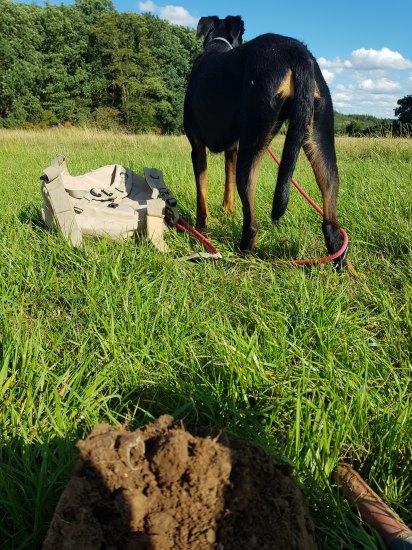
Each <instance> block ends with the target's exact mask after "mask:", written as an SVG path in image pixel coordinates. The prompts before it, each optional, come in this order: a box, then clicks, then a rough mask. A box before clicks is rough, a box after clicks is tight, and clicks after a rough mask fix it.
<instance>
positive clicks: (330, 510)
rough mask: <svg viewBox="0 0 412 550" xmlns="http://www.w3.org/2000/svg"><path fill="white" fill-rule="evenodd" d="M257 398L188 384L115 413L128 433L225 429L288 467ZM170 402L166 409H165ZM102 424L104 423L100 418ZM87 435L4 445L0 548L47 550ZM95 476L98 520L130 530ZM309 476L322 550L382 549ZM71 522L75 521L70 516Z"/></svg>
mask: <svg viewBox="0 0 412 550" xmlns="http://www.w3.org/2000/svg"><path fill="white" fill-rule="evenodd" d="M256 393H257V395H250V396H249V397H248V399H247V402H245V403H244V404H242V406H241V407H239V401H237V400H236V399H235V398H232V397H230V396H227V395H224V393H222V395H221V396H218V395H217V394H216V393H214V392H211V391H209V389H208V388H207V387H205V386H203V387H196V386H195V385H194V384H192V383H191V384H187V385H186V384H184V383H182V384H181V387H180V388H179V387H173V386H169V387H164V386H158V387H149V388H136V389H135V390H133V391H131V392H128V393H125V394H124V395H123V396H122V397H121V398H120V399H116V400H113V403H111V409H112V411H113V413H114V415H115V416H117V417H118V418H119V419H121V418H123V419H124V418H129V419H130V421H129V422H128V424H127V426H126V428H127V430H129V431H132V430H135V429H137V428H140V427H142V426H144V425H145V424H147V423H148V422H151V421H152V420H154V419H155V418H157V417H158V416H160V415H162V414H166V413H167V414H171V415H172V416H173V417H174V418H175V419H182V420H184V421H185V423H186V425H191V426H194V427H195V428H193V429H195V430H198V431H199V429H200V427H201V426H210V427H212V429H213V430H214V431H215V433H218V432H219V430H222V429H225V430H227V432H228V433H229V434H231V435H234V436H237V437H242V438H244V439H246V440H249V441H254V442H256V443H258V444H260V445H261V446H262V447H263V448H264V449H265V450H266V451H267V452H268V453H269V454H270V455H272V456H273V457H274V458H275V462H278V463H285V462H287V459H285V457H284V456H282V449H284V447H285V444H286V439H285V438H286V437H287V434H283V435H282V434H272V435H271V436H270V439H269V438H268V436H267V435H266V436H265V435H264V434H263V432H264V430H263V426H262V423H263V422H264V420H265V417H264V413H263V411H264V410H265V408H267V406H269V405H270V397H269V396H264V395H263V396H261V395H259V392H256ZM166 403H167V406H165V404H166ZM102 421H105V419H104V418H102ZM87 435H88V433H81V434H72V435H69V436H68V437H67V439H62V438H59V437H54V438H51V439H50V440H49V441H47V442H45V443H39V444H27V443H26V442H25V441H24V440H23V439H22V438H14V439H12V440H11V441H6V442H4V443H3V444H2V446H1V447H0V453H1V454H0V458H1V460H0V490H1V494H2V501H1V503H0V516H1V518H2V521H1V525H0V540H1V541H2V542H1V544H0V548H2V549H28V548H30V549H33V548H40V547H41V545H42V543H43V541H44V539H45V536H46V532H47V529H48V526H49V523H50V521H51V518H52V515H53V512H54V509H55V507H56V504H57V501H58V499H59V497H60V495H61V494H62V491H63V488H64V487H65V485H66V484H67V482H68V480H69V478H70V475H71V473H72V470H73V466H74V464H75V461H76V457H77V454H78V453H77V451H76V449H75V446H74V444H75V441H76V440H77V439H78V438H85V437H86V436H87ZM89 473H90V474H91V475H92V476H93V479H94V481H95V482H97V486H98V487H99V492H101V494H103V495H106V497H107V502H108V503H109V504H108V506H109V508H107V507H106V505H104V506H102V507H100V508H98V509H97V511H96V514H97V516H96V517H95V519H96V520H97V521H99V522H101V523H107V522H108V521H113V522H114V524H115V525H120V524H121V525H123V527H124V525H126V526H128V525H129V523H130V517H131V512H130V509H129V506H130V504H129V502H128V501H127V500H126V498H124V497H123V496H122V495H121V494H120V495H117V496H116V495H114V494H109V493H110V492H109V490H108V488H107V487H106V485H105V482H104V480H103V479H102V478H101V476H100V474H99V472H96V471H93V467H91V470H90V472H89ZM306 477H307V478H308V480H309V481H308V483H307V484H305V487H304V488H303V490H304V492H305V494H306V495H307V496H308V497H309V502H310V508H311V512H312V516H313V518H314V521H315V524H316V525H317V527H318V538H319V541H318V542H319V546H320V547H321V548H338V547H341V548H346V547H347V548H350V547H354V546H353V544H354V542H353V541H356V540H359V541H361V540H362V539H363V540H364V541H366V544H363V545H360V546H358V547H363V548H371V549H372V548H380V547H381V546H380V545H379V539H378V538H377V536H376V535H375V534H374V533H370V532H368V531H367V530H365V528H364V527H363V526H361V525H360V523H358V520H357V518H356V517H355V515H354V514H353V513H352V512H350V511H348V509H347V507H346V509H344V510H343V509H342V508H343V505H342V501H341V499H340V498H339V497H338V496H337V495H336V494H335V495H334V496H333V497H331V495H330V492H325V488H324V487H322V486H321V485H320V484H319V483H318V482H316V481H315V480H313V479H312V478H311V477H310V475H309V474H308V475H307V476H306ZM106 497H105V498H106ZM116 499H117V500H116ZM114 500H116V506H115V508H114V509H112V508H111V506H112V504H113V502H114ZM113 510H114V511H113ZM119 510H122V514H121V516H122V517H120V515H119ZM324 514H326V515H324ZM66 520H67V521H70V518H66ZM217 521H218V522H219V525H220V527H221V528H224V525H225V518H224V517H223V516H222V517H220V518H218V519H217ZM116 522H117V523H116ZM228 525H229V524H228ZM348 525H350V526H351V527H352V528H353V532H351V530H350V529H348ZM229 527H230V526H229ZM229 527H228V528H229ZM230 528H231V527H230ZM127 529H129V531H128V532H129V535H130V537H131V538H130V540H134V541H135V542H136V543H137V542H138V541H137V538H136V534H135V533H132V532H131V531H130V528H127ZM127 529H126V532H127ZM337 530H339V534H337ZM331 533H332V534H333V535H332V536H331ZM345 533H346V534H345ZM337 541H339V544H338V543H337ZM139 544H140V546H139V545H137V546H136V547H137V548H142V549H143V548H145V549H147V550H150V549H151V548H152V545H151V543H150V540H147V539H146V538H145V537H143V538H142V537H140V542H139ZM351 545H352V546H351ZM119 547H120V546H119ZM123 547H125V546H123ZM96 548H101V545H99V544H97V543H96ZM228 548H229V547H228ZM382 548H383V547H382Z"/></svg>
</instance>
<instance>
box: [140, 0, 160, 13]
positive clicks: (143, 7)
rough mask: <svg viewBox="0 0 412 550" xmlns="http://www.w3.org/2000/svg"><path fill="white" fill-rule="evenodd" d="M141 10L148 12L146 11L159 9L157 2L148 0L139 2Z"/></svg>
mask: <svg viewBox="0 0 412 550" xmlns="http://www.w3.org/2000/svg"><path fill="white" fill-rule="evenodd" d="M139 10H140V11H143V12H146V11H152V12H155V11H157V7H156V4H155V3H154V2H152V0H148V1H147V2H139Z"/></svg>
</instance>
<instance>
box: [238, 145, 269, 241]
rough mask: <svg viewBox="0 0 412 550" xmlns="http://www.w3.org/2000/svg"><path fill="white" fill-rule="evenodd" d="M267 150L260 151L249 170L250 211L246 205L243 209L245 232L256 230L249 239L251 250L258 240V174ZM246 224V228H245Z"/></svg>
mask: <svg viewBox="0 0 412 550" xmlns="http://www.w3.org/2000/svg"><path fill="white" fill-rule="evenodd" d="M265 149H266V148H265ZM265 149H262V150H261V151H260V153H259V154H258V155H257V156H256V157H255V159H254V160H253V163H252V165H251V167H250V170H249V175H248V180H247V185H246V193H245V194H246V201H247V205H248V211H247V210H245V205H244V207H243V218H244V225H243V231H244V230H245V227H246V228H247V229H250V228H254V230H255V234H254V235H253V236H251V237H250V238H249V243H248V248H249V250H253V248H254V247H255V245H256V240H257V224H256V217H255V192H256V182H257V177H258V173H259V165H260V161H261V159H262V155H263V153H264V151H265ZM242 202H243V201H242ZM245 222H246V226H245ZM247 226H248V227H247ZM242 239H243V237H242Z"/></svg>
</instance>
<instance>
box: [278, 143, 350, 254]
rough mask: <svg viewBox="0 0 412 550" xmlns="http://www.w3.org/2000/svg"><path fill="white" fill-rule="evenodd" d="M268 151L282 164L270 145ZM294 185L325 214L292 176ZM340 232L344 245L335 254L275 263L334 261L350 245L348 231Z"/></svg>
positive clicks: (314, 206)
mask: <svg viewBox="0 0 412 550" xmlns="http://www.w3.org/2000/svg"><path fill="white" fill-rule="evenodd" d="M268 153H269V155H270V156H271V157H272V158H273V160H274V161H275V162H276V164H277V165H278V166H280V160H279V159H278V157H277V156H276V155H275V153H274V152H273V151H272V149H271V148H270V147H268ZM290 181H291V182H292V183H293V185H294V186H295V187H296V189H297V190H298V191H299V193H300V194H301V195H302V196H303V197H304V198H305V199H306V200H307V201H308V203H309V204H310V205H311V206H312V207H313V208H314V209H315V210H316V212H317V213H318V214H319V215H320V216H323V210H322V208H320V206H318V205H317V204H316V203H315V202H314V201H313V200H312V199H311V198H310V197H309V195H308V194H307V193H306V192H305V191H304V190H303V189H302V187H301V186H300V185H299V184H298V182H297V181H296V180H295V179H294V178H291V180H290ZM339 230H340V233H341V235H342V237H343V243H342V246H341V247H340V248H339V250H338V251H337V252H335V253H334V254H330V255H329V256H325V257H323V258H311V259H310V260H285V261H284V262H275V263H279V264H280V263H288V264H295V265H308V264H326V263H327V262H333V260H336V259H337V258H340V257H341V256H342V254H343V253H344V252H345V250H346V249H347V247H348V242H349V238H348V235H347V233H346V231H345V230H344V229H343V227H340V228H339Z"/></svg>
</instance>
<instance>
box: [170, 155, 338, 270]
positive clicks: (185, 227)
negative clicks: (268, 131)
mask: <svg viewBox="0 0 412 550" xmlns="http://www.w3.org/2000/svg"><path fill="white" fill-rule="evenodd" d="M268 153H269V155H270V156H271V157H272V158H273V159H274V161H275V162H276V164H277V165H278V166H279V165H280V160H279V159H278V157H277V156H276V155H275V153H274V152H273V151H272V149H270V148H269V147H268ZM291 182H292V183H293V185H294V186H295V187H296V189H297V190H298V191H299V193H300V194H301V195H302V196H303V197H304V198H305V199H306V200H307V201H308V203H309V204H310V205H311V206H312V207H313V208H314V209H315V210H316V212H317V213H318V214H319V215H320V216H323V210H322V209H321V208H320V206H318V205H317V204H316V203H315V202H314V201H313V200H312V199H311V198H310V197H309V195H308V194H307V193H306V192H305V191H304V190H303V189H302V187H301V186H300V185H299V184H298V182H297V181H296V180H295V179H294V178H291ZM176 227H177V228H178V229H180V231H184V232H185V233H188V234H190V235H192V236H193V237H194V238H195V239H196V240H198V241H199V242H200V243H201V244H202V245H203V247H204V249H205V250H206V252H208V253H209V254H217V253H218V251H217V249H216V248H215V246H213V244H212V243H211V242H210V241H209V240H208V239H206V237H205V236H204V235H202V234H201V233H199V231H196V229H194V228H193V227H192V226H191V225H189V224H188V223H187V221H186V220H184V219H183V218H182V217H181V216H180V217H179V219H178V220H177V223H176ZM340 232H341V235H342V237H343V243H342V246H341V247H340V249H339V250H338V251H337V252H335V253H334V254H330V255H329V256H324V257H323V258H311V259H309V260H284V261H282V260H280V261H273V262H270V263H271V264H273V265H288V264H292V265H308V264H326V263H327V262H332V261H333V260H336V259H337V258H340V257H341V256H342V255H343V254H344V252H345V251H346V249H347V247H348V242H349V239H348V235H347V233H346V231H345V230H344V229H343V228H342V227H341V228H340Z"/></svg>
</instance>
